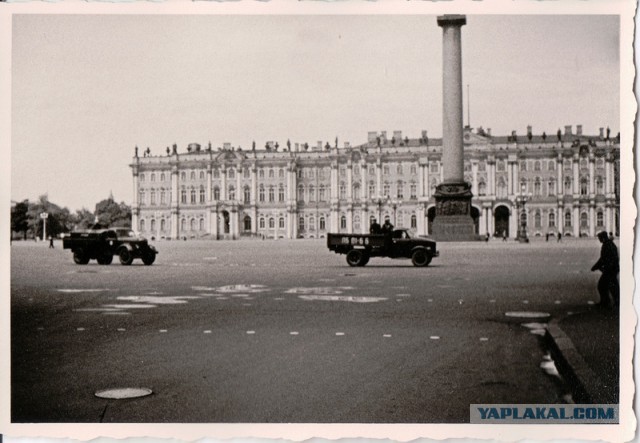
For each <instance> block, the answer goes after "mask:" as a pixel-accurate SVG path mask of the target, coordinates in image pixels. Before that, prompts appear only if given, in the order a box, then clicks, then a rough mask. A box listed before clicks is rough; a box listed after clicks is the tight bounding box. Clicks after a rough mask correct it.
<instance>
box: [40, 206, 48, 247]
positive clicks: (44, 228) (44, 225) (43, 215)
mask: <svg viewBox="0 0 640 443" xmlns="http://www.w3.org/2000/svg"><path fill="white" fill-rule="evenodd" d="M48 217H49V214H48V213H46V212H41V213H40V218H41V219H42V241H45V239H46V238H47V218H48Z"/></svg>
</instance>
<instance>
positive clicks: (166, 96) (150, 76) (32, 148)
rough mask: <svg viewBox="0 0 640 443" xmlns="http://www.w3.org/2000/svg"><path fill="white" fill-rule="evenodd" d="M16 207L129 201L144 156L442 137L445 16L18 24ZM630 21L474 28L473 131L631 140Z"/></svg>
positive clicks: (35, 18) (480, 21) (470, 72)
mask: <svg viewBox="0 0 640 443" xmlns="http://www.w3.org/2000/svg"><path fill="white" fill-rule="evenodd" d="M12 50H13V56H12V64H13V65H12V81H13V83H12V111H11V112H12V140H11V143H12V146H11V148H12V149H11V153H12V159H11V162H12V168H11V173H12V178H11V185H12V189H11V198H12V199H13V200H17V201H20V200H23V199H31V200H34V199H36V198H37V197H38V196H39V195H41V194H44V193H48V195H49V199H50V200H51V201H53V202H54V203H57V204H59V205H61V206H66V207H68V208H69V209H70V210H72V211H75V210H77V209H80V208H82V207H86V208H88V209H90V210H93V209H94V206H95V203H96V202H98V201H99V200H101V199H104V198H106V197H108V195H109V193H110V192H113V196H114V198H115V199H116V200H117V201H125V202H127V203H128V204H130V203H131V198H132V178H131V169H130V168H129V167H128V164H129V163H130V162H131V158H132V156H133V153H134V147H135V146H136V145H137V146H139V147H140V148H141V150H142V149H146V147H150V148H151V151H152V154H161V153H164V151H165V149H166V147H167V146H170V145H172V144H173V143H177V144H178V146H179V150H180V151H184V150H185V148H186V144H188V143H191V142H197V143H201V144H203V145H206V144H207V143H208V142H209V141H211V143H212V145H213V146H214V148H215V147H218V146H221V145H222V143H224V142H230V143H232V144H233V145H234V146H241V147H242V148H243V149H250V147H251V143H252V141H253V140H255V141H256V144H257V146H258V147H263V146H264V144H265V142H266V141H270V140H273V141H278V142H279V143H280V144H281V145H284V144H285V143H286V141H287V139H290V140H291V142H292V143H295V142H300V143H304V142H308V143H309V144H311V145H313V144H315V143H317V141H319V140H322V141H323V142H326V141H329V142H330V143H331V144H333V142H334V140H335V138H336V137H338V139H339V141H340V145H342V143H343V142H344V141H349V142H350V143H351V144H360V143H363V142H365V141H366V138H367V132H368V131H381V130H386V131H388V132H389V133H390V132H392V131H394V130H401V131H403V135H407V136H409V137H418V136H419V135H420V131H422V130H428V131H429V136H430V137H440V136H441V135H442V30H441V28H439V27H438V26H437V23H436V16H425V15H421V16H415V15H414V16H406V15H403V16H396V15H394V16H175V15H171V16H127V15H100V16H98V15H19V16H15V17H14V21H13V48H12ZM619 51H620V47H619V19H618V17H617V16H602V15H600V16H549V15H547V16H486V15H485V16H476V15H468V16H467V25H466V26H464V27H463V28H462V57H463V82H464V85H465V86H464V92H465V99H464V103H465V110H464V119H465V124H466V123H468V121H467V115H468V112H467V111H468V110H467V103H468V101H467V94H466V92H467V86H466V85H469V88H470V97H469V98H470V116H471V122H470V123H471V126H473V127H478V126H483V127H484V128H491V129H492V133H493V134H494V135H504V134H508V133H510V132H511V131H512V130H516V131H517V132H518V133H519V134H525V133H526V127H527V125H531V126H533V132H534V133H536V134H539V133H542V131H546V132H547V134H555V132H556V130H557V129H558V128H561V127H562V128H564V125H573V127H574V130H575V125H577V124H582V125H583V130H584V132H586V133H588V134H597V133H598V128H600V127H606V126H609V127H610V128H611V131H612V133H613V134H616V133H617V132H618V131H619V130H620V129H619V126H620V122H619V114H620V108H619V106H620V104H619V103H620V99H619V90H620V62H619Z"/></svg>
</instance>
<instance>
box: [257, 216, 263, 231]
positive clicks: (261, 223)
mask: <svg viewBox="0 0 640 443" xmlns="http://www.w3.org/2000/svg"><path fill="white" fill-rule="evenodd" d="M258 225H259V226H260V229H264V227H265V224H264V217H260V220H259V221H258Z"/></svg>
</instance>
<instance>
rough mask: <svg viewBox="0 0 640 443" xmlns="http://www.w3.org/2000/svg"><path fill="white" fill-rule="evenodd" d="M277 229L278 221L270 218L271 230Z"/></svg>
mask: <svg viewBox="0 0 640 443" xmlns="http://www.w3.org/2000/svg"><path fill="white" fill-rule="evenodd" d="M275 227H276V220H275V219H274V218H273V217H270V218H269V229H273V228H275Z"/></svg>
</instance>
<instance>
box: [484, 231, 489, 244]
mask: <svg viewBox="0 0 640 443" xmlns="http://www.w3.org/2000/svg"><path fill="white" fill-rule="evenodd" d="M489 237H491V236H490V235H489V233H488V232H487V235H485V237H484V241H485V242H489Z"/></svg>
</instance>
